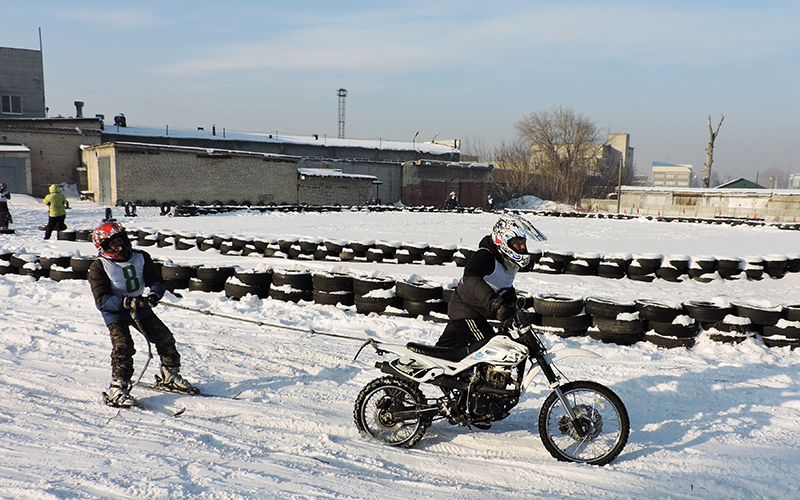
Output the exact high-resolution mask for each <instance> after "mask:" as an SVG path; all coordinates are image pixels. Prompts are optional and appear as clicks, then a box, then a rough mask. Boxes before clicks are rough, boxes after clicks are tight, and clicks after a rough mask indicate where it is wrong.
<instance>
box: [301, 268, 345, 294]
mask: <svg viewBox="0 0 800 500" xmlns="http://www.w3.org/2000/svg"><path fill="white" fill-rule="evenodd" d="M311 285H312V287H313V289H314V291H315V292H350V293H352V292H353V277H352V276H350V275H348V274H332V273H324V274H323V273H320V274H314V275H312V277H311Z"/></svg>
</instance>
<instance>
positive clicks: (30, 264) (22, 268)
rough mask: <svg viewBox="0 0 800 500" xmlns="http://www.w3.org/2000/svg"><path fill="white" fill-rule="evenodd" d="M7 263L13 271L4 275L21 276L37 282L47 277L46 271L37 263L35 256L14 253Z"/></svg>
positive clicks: (37, 257) (37, 259)
mask: <svg viewBox="0 0 800 500" xmlns="http://www.w3.org/2000/svg"><path fill="white" fill-rule="evenodd" d="M9 263H10V264H11V266H12V267H13V268H14V270H13V272H7V273H6V274H21V275H23V276H30V277H32V278H33V279H37V280H38V279H39V278H42V277H44V276H47V271H46V270H44V269H43V268H42V265H41V264H40V263H39V256H38V255H36V254H33V253H25V252H20V253H15V254H12V255H11V256H10V257H9Z"/></svg>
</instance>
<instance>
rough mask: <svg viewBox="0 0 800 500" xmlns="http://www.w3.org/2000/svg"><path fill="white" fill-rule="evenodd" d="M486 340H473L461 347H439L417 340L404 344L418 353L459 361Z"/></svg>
mask: <svg viewBox="0 0 800 500" xmlns="http://www.w3.org/2000/svg"><path fill="white" fill-rule="evenodd" d="M487 342H489V339H483V340H481V341H479V342H474V343H472V344H469V345H465V346H461V347H441V346H435V345H428V344H420V343H417V342H409V343H408V344H406V347H407V348H408V350H409V351H412V352H416V353H418V354H424V355H425V356H431V357H434V358H439V359H445V360H447V361H461V360H462V359H464V358H466V357H467V355H468V354H470V353H472V352H475V351H477V350H478V349H480V348H481V347H483V346H484V345H486V343H487Z"/></svg>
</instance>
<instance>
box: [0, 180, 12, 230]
mask: <svg viewBox="0 0 800 500" xmlns="http://www.w3.org/2000/svg"><path fill="white" fill-rule="evenodd" d="M9 200H11V193H9V192H8V186H6V183H5V182H2V183H0V229H8V225H9V224H11V223H12V222H13V221H12V220H11V212H9V211H8V202H9Z"/></svg>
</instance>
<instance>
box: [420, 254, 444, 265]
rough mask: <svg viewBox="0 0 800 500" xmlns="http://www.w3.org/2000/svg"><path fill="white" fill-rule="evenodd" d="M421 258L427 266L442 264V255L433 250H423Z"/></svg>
mask: <svg viewBox="0 0 800 500" xmlns="http://www.w3.org/2000/svg"><path fill="white" fill-rule="evenodd" d="M422 260H423V261H425V263H426V264H428V265H429V266H440V265H442V264H444V260H443V259H442V257H441V256H439V255H438V254H436V253H434V252H425V253H424V254H423V255H422Z"/></svg>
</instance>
